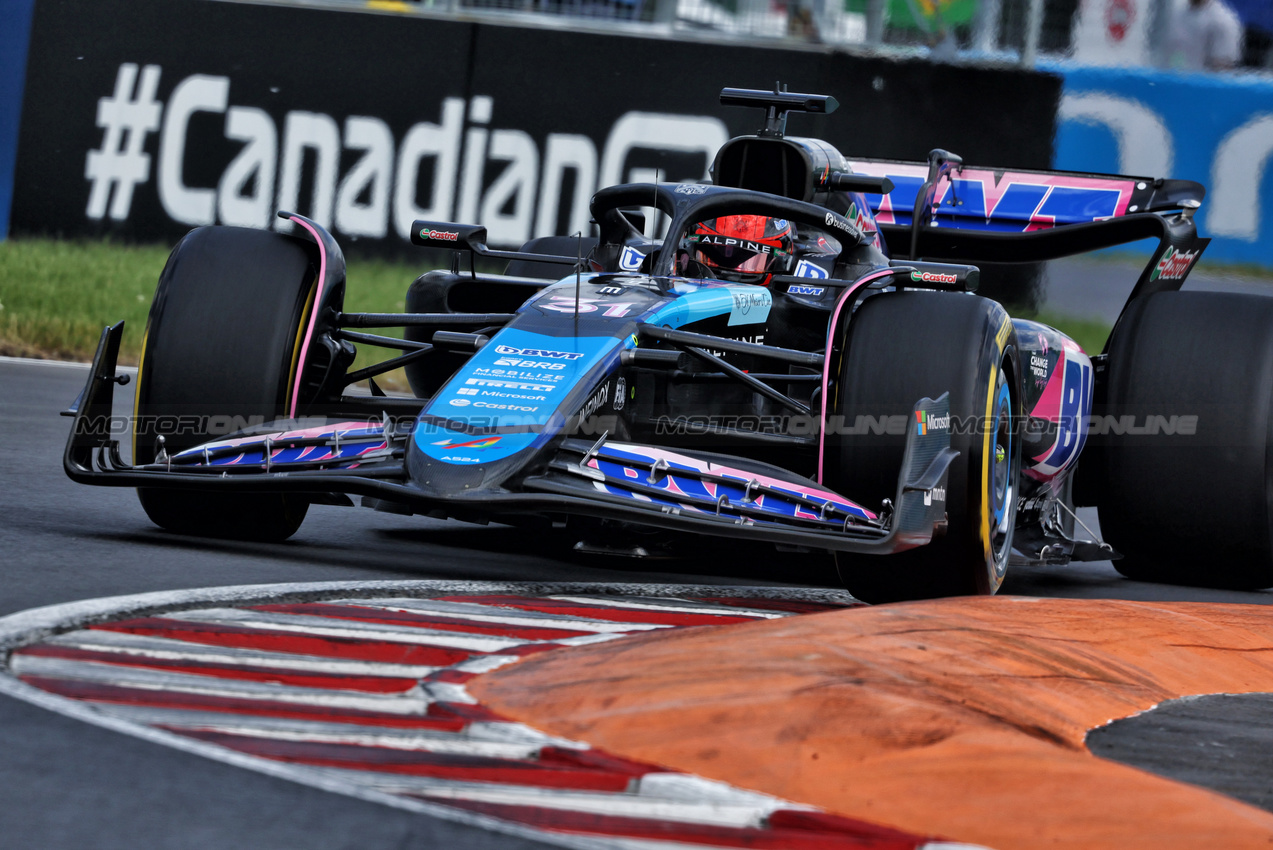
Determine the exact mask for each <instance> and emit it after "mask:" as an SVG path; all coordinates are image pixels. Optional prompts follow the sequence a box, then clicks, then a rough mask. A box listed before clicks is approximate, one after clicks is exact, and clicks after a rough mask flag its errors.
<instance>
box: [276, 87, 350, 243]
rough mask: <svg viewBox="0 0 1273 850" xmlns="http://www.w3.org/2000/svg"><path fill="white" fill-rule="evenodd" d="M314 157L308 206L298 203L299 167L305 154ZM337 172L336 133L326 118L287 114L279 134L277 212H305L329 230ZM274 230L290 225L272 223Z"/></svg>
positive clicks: (297, 113)
mask: <svg viewBox="0 0 1273 850" xmlns="http://www.w3.org/2000/svg"><path fill="white" fill-rule="evenodd" d="M307 150H311V151H313V152H314V155H315V165H314V170H315V173H314V188H313V192H312V194H311V195H310V199H309V203H308V204H305V205H302V204H301V203H300V197H299V196H300V191H301V166H302V165H304V164H305V151H307ZM339 171H340V130H339V129H338V128H337V127H336V122H335V120H333V119H332V117H331V116H330V115H323V114H322V113H318V112H289V113H287V120H286V121H285V122H284V131H283V169H282V174H280V175H279V178H280V179H279V187H278V208H279V209H281V210H299V209H308V210H309V217H310V218H312V219H314V221H316V222H318V223H319V224H321V225H322V226H323V227H327V228H330V227H331V226H332V209H333V207H334V206H335V203H336V175H337V174H338V173H339ZM274 227H275V228H276V229H278V230H282V231H290V230H291V229H292V222H290V221H285V220H283V219H281V218H275V219H274Z"/></svg>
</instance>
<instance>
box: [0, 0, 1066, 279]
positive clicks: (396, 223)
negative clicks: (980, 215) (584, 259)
mask: <svg viewBox="0 0 1273 850" xmlns="http://www.w3.org/2000/svg"><path fill="white" fill-rule="evenodd" d="M139 22H144V24H139ZM777 80H781V81H782V82H783V83H784V84H786V85H788V86H789V87H790V88H791V90H793V91H806V92H817V93H823V94H832V95H834V96H835V97H836V98H837V99H838V100H839V101H840V104H841V107H840V109H839V111H838V112H836V113H835V114H833V115H831V116H827V117H821V116H819V117H814V116H803V115H793V116H792V117H791V119H790V123H789V125H788V131H789V132H790V133H791V134H792V135H810V136H819V137H824V138H826V139H828V140H829V141H831V142H832V143H833V144H835V145H837V146H838V147H839V148H840V149H841V150H842V151H844V152H845V153H846V154H851V155H856V156H866V157H891V158H904V159H922V158H923V157H924V156H925V155H926V154H927V152H928V150H930V149H931V148H934V147H944V148H947V149H949V150H953V151H955V152H957V153H960V154H962V155H963V156H964V157H965V160H966V161H968V162H970V163H978V164H988V165H997V166H1005V167H1008V166H1011V167H1018V168H1028V167H1035V168H1038V167H1044V168H1046V167H1048V166H1049V165H1050V164H1051V160H1052V137H1053V134H1054V127H1055V120H1056V119H1055V113H1056V104H1057V100H1058V97H1059V94H1060V81H1059V80H1058V79H1057V78H1055V77H1051V76H1048V75H1044V74H1035V73H1024V72H1018V71H1011V70H1000V69H979V68H970V67H954V66H940V65H932V64H929V63H925V62H918V61H907V62H897V61H888V60H884V59H878V58H863V57H855V56H850V55H847V54H836V53H827V52H823V51H819V50H800V49H791V48H786V49H782V48H777V47H774V48H762V47H756V46H754V45H747V46H744V45H722V44H702V43H696V42H691V41H688V40H677V39H658V38H637V37H633V36H620V35H605V36H601V35H596V34H588V33H575V32H566V31H562V30H558V29H534V28H527V27H512V26H497V25H488V24H474V23H461V22H455V21H446V20H440V19H432V18H425V17H419V16H399V15H386V14H371V13H352V12H343V11H331V10H320V9H313V8H304V7H292V6H288V7H282V6H265V5H251V4H238V3H226V2H216V0H128V2H127V3H125V2H122V0H37V3H36V11H35V20H34V25H33V32H32V42H31V51H30V59H29V63H28V69H27V91H26V99H25V106H24V111H23V117H22V126H21V136H20V141H19V149H18V169H17V175H16V179H15V189H14V201H13V213H12V232H13V233H15V234H38V233H45V234H61V235H68V236H71V235H101V234H110V235H113V236H116V237H118V238H123V239H128V240H135V241H146V242H154V241H158V242H172V241H175V240H176V239H177V238H179V237H180V236H181V235H182V234H183V233H185V232H186V231H187V230H189V229H190V228H191V227H194V226H197V225H200V224H211V223H224V224H240V225H247V226H254V227H284V226H286V225H284V224H282V223H280V222H277V221H276V220H275V219H274V216H273V214H274V212H275V211H276V210H278V209H289V210H292V211H296V212H300V213H303V214H305V215H308V216H310V217H312V218H314V219H316V220H318V221H319V222H321V223H323V224H324V225H326V226H327V227H328V228H329V229H330V230H332V232H333V233H334V234H335V235H336V237H337V239H338V240H339V241H340V242H341V244H342V245H343V246H344V247H345V248H346V250H347V251H350V250H352V251H353V252H357V253H379V254H396V253H401V252H405V251H408V250H410V248H409V246H408V242H407V233H408V230H409V226H410V223H411V221H412V220H414V219H416V218H426V219H444V220H456V221H461V222H469V223H474V222H480V223H482V224H485V225H487V227H488V229H489V232H490V238H491V242H492V244H494V245H496V246H499V247H515V246H517V245H520V244H521V242H523V241H525V240H526V239H528V238H531V237H533V236H540V235H549V234H554V233H570V232H574V231H575V230H579V229H580V228H582V227H584V226H586V224H587V219H588V214H587V201H588V198H590V197H591V195H592V193H593V192H594V191H595V190H596V189H597V188H600V187H601V186H605V185H609V184H612V183H615V182H624V181H629V180H648V179H656V178H657V179H659V180H694V179H700V178H703V177H704V176H705V175H706V169H707V166H708V164H709V163H710V161H711V157H712V155H713V154H714V153H715V150H716V148H717V147H719V146H720V144H721V143H722V142H723V141H725V140H726V139H728V138H729V137H730V136H733V135H739V134H742V133H749V132H753V131H755V130H756V129H757V128H758V127H759V126H760V124H761V123H762V121H763V115H762V113H761V112H760V111H759V110H747V109H737V108H723V107H721V106H720V105H719V103H718V100H717V98H718V95H719V92H720V90H721V88H723V87H725V86H738V87H751V88H769V87H772V86H773V84H774V82H775V81H777ZM1005 104H1009V105H1011V108H1010V109H1007V108H1005Z"/></svg>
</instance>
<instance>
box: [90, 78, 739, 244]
mask: <svg viewBox="0 0 1273 850" xmlns="http://www.w3.org/2000/svg"><path fill="white" fill-rule="evenodd" d="M161 74H162V69H161V68H160V67H159V66H158V65H147V66H145V67H144V68H141V69H140V70H139V68H138V66H137V65H136V64H133V63H125V64H123V65H120V67H119V71H118V74H117V76H116V78H115V90H114V93H113V94H112V95H111V96H109V97H103V98H101V99H100V100H99V101H98V104H97V126H98V127H100V128H102V130H103V131H104V133H103V136H102V144H101V147H100V149H98V150H93V151H89V152H88V157H87V160H86V163H85V168H84V177H85V179H86V180H87V181H88V182H89V184H90V188H89V198H88V205H87V208H86V210H85V213H86V215H87V216H88V217H89V218H90V219H94V220H100V219H102V218H105V217H106V216H107V215H109V216H110V218H111V219H113V220H116V221H123V220H125V219H127V218H128V216H129V213H130V210H131V208H132V201H133V195H134V192H135V191H136V189H137V187H138V186H140V185H142V184H144V183H146V182H148V181H149V180H150V178H151V170H152V169H151V166H152V163H151V157H150V155H149V154H148V153H146V152H145V150H144V148H145V143H146V138H147V136H148V135H149V134H151V133H155V132H158V133H159V151H158V157H157V159H158V163H157V169H156V175H155V176H156V187H155V188H156V191H157V193H158V195H159V201H160V203H161V204H162V206H163V208H164V211H165V212H166V213H167V214H168V215H169V216H170V217H171V218H173V219H174V220H175V221H178V222H180V223H182V224H187V225H194V226H197V225H204V224H214V223H218V222H219V223H222V224H235V225H243V226H247V227H262V228H263V227H270V226H273V227H275V228H276V229H279V230H290V229H291V227H292V225H291V223H290V222H285V221H281V220H278V219H276V218H275V217H274V213H275V211H276V210H279V209H292V210H303V211H305V212H306V214H307V215H309V216H310V217H311V218H313V219H314V220H315V221H317V222H319V223H320V224H322V225H323V226H325V227H327V228H329V229H332V230H335V231H338V232H340V233H343V234H346V235H349V236H359V237H369V238H373V239H382V238H385V237H388V236H390V235H391V234H392V233H396V234H397V235H398V236H400V237H401V238H403V239H408V238H409V237H410V233H411V224H412V222H414V221H416V220H417V219H426V220H435V221H436V220H443V221H449V220H454V221H465V222H472V221H481V222H482V223H483V224H485V225H486V227H487V232H488V235H489V240H490V243H491V244H493V245H504V246H520V245H521V244H522V243H523V242H525V241H526V240H527V239H529V238H531V237H532V236H547V235H552V234H554V233H556V232H558V230H560V228H559V227H558V220H559V218H560V217H561V216H562V215H564V216H565V218H566V220H567V222H568V229H567V231H566V232H573V231H586V230H587V228H588V221H589V218H590V214H589V210H588V202H589V200H590V199H591V197H592V194H593V192H595V191H596V189H597V188H598V187H599V186H609V185H613V184H616V183H622V182H625V181H628V180H633V181H640V180H654V179H656V178H657V179H660V180H666V179H668V177H669V176H673V177H675V178H676V179H685V180H698V179H701V178H703V177H705V176H706V171H707V164H709V163H710V162H711V160H712V157H713V156H714V155H715V153H716V151H717V149H718V148H719V147H720V146H721V145H723V144H724V143H725V142H726V141H727V140H728V138H729V133H728V131H727V129H726V127H725V125H724V123H723V122H721V121H720V120H719V119H716V118H711V117H702V116H683V115H668V114H663V113H647V112H628V113H625V114H624V115H622V116H620V117H619V119H618V120H617V121H615V123H614V125H613V126H612V127H611V128H610V132H609V134H608V136H607V138H606V141H605V144H604V145H603V146H601V148H600V150H599V149H598V146H597V144H596V143H594V141H593V140H592V139H591V138H589V137H587V136H583V135H579V134H573V133H550V134H548V136H547V138H546V140H545V142H544V146H543V150H540V148H539V145H538V144H537V143H536V141H535V140H534V139H533V138H532V137H531V136H530V135H529V134H528V133H526V132H524V131H522V130H516V129H490V127H489V125H490V122H491V116H492V113H493V111H494V100H493V98H491V97H487V96H481V95H479V96H476V97H473V98H471V99H470V100H469V101H468V102H467V103H466V102H465V100H464V99H463V98H458V97H449V98H446V99H445V100H443V102H442V106H441V115H440V116H439V120H438V122H437V123H432V122H429V121H422V122H420V123H417V124H414V125H412V126H411V127H410V128H409V129H408V130H407V131H406V132H405V133H404V134H403V135H402V137H401V138H396V137H395V135H394V133H393V131H392V130H391V129H390V127H389V125H388V124H386V123H385V122H384V121H382V120H381V119H379V118H376V117H374V116H368V115H351V116H347V117H345V118H344V123H343V125H342V124H341V123H340V122H339V121H338V120H337V119H336V118H335V117H333V116H331V115H326V114H324V113H321V112H306V111H299V110H296V111H291V112H288V113H287V114H286V115H285V116H284V117H283V120H282V124H281V126H280V125H279V124H278V123H276V122H275V119H274V118H273V117H272V116H271V115H270V114H269V113H268V112H266V111H265V110H264V109H261V108H259V107H256V106H251V105H233V104H231V102H230V78H229V77H220V76H209V75H203V74H194V75H192V76H189V77H186V78H185V79H183V80H181V81H180V82H178V83H177V85H176V86H175V87H174V88H173V90H172V93H171V94H170V95H169V96H168V99H167V102H166V103H164V102H162V101H160V100H159V99H158V97H157V94H158V90H159V82H160V78H161ZM200 113H213V114H221V115H224V116H225V123H224V127H223V130H222V133H223V135H224V136H225V138H226V139H228V140H230V141H233V142H238V143H241V145H242V147H241V148H240V149H239V152H238V153H237V155H235V156H234V158H233V159H232V160H231V161H230V162H229V163H227V164H226V167H225V169H224V171H223V172H222V174H221V178H220V180H219V181H218V183H217V185H216V186H189V185H186V183H185V182H184V178H183V174H184V165H185V157H186V148H187V141H188V134H189V133H190V132H191V123H192V119H193V118H194V117H195V116H196V115H199V114H200ZM637 150H647V151H667V152H673V153H682V154H694V155H701V156H702V157H703V162H704V166H703V172H702V173H701V174H690V175H663V174H657V175H656V174H655V173H654V171H653V170H650V169H638V168H629V167H628V165H627V162H628V158H629V155H630V154H632V153H633V152H634V151H637ZM342 158H344V159H345V160H346V161H347V162H348V161H350V160H352V165H350V166H349V167H348V168H346V169H345V170H344V171H343V173H342V172H341V160H342ZM492 165H493V166H494V167H495V168H498V169H499V171H498V174H497V175H496V176H495V179H494V181H493V182H489V181H487V180H486V179H485V178H486V172H487V169H488V167H491V166H492ZM306 169H309V170H310V171H309V173H308V174H307V173H305V170H306ZM429 174H432V175H433V176H432V179H431V180H428V181H427V182H426V181H421V177H424V176H427V175H429ZM422 182H425V186H424V187H422V186H421V185H420V184H421V183H422ZM488 182H489V185H487V183H488ZM302 185H305V186H308V187H310V191H309V193H308V197H306V198H302V197H300V194H301V188H302ZM567 185H570V186H571V187H572V189H571V192H570V196H569V197H565V196H564V195H565V188H566V186H567Z"/></svg>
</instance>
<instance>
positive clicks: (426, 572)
mask: <svg viewBox="0 0 1273 850" xmlns="http://www.w3.org/2000/svg"><path fill="white" fill-rule="evenodd" d="M86 374H87V373H86V371H85V369H84V368H83V367H74V366H68V365H61V364H40V363H27V362H11V361H4V362H0V398H2V399H4V401H3V404H2V405H0V517H3V522H2V523H0V565H2V571H0V576H2V577H3V584H0V616H3V615H8V614H11V613H15V612H18V611H23V610H26V609H30V608H35V607H38V606H43V605H51V604H56V603H62V602H70V601H75V600H83V599H93V598H99V597H105V596H114V595H120V594H133V593H143V592H149V591H160V590H173V589H180V588H195V587H218V586H226V585H243V584H258V583H269V582H313V581H336V580H341V581H351V580H352V581H360V580H378V579H390V580H412V579H451V580H463V579H467V580H489V581H500V580H508V581H558V582H593V581H608V582H643V583H644V582H651V583H663V582H667V583H685V582H689V583H697V584H719V585H731V584H732V585H749V586H754V585H765V584H777V583H778V582H776V581H775V579H777V578H779V577H781V579H782V580H783V582H784V583H786V584H788V585H796V586H800V585H807V586H821V587H825V586H830V585H834V583H835V576H834V572H833V571H832V570H831V568H830V565H829V563H827V562H824V561H811V560H809V559H805V560H803V561H798V560H795V559H793V558H791V557H790V556H787V557H786V559H785V560H783V561H782V562H781V563H776V562H775V556H773V555H772V554H770V555H756V554H748V553H744V552H741V551H736V550H722V549H721V548H720V547H717V548H715V549H714V550H713V552H714V555H713V557H710V558H708V557H702V556H701V555H700V556H698V557H691V558H686V559H681V560H672V561H659V562H644V561H628V560H615V559H611V560H608V561H601V560H595V559H592V560H589V559H585V558H580V557H576V556H573V555H572V554H571V553H570V549H569V546H570V544H571V543H573V540H571V539H567V538H565V537H554V536H551V535H541V536H527V535H526V533H525V532H523V531H520V530H518V529H514V528H507V527H501V526H488V527H478V526H472V525H464V524H460V523H453V522H440V521H433V520H426V519H422V518H408V517H398V516H394V515H389V514H382V513H375V512H372V511H368V510H364V509H349V508H332V507H315V508H314V509H312V511H311V513H310V516H309V518H308V519H307V520H306V523H305V525H304V526H303V527H302V529H301V531H300V533H299V534H298V535H297V537H296V538H294V539H293V540H292V541H289V542H288V543H285V544H279V545H256V544H240V543H227V542H216V541H207V540H192V539H186V538H181V537H178V536H175V535H171V534H168V533H166V532H163V531H160V530H159V529H157V528H155V527H154V526H152V525H151V524H150V523H149V521H148V520H147V519H146V517H145V515H144V514H143V513H142V511H141V508H140V507H139V506H138V504H137V502H136V498H135V496H134V494H133V493H132V491H130V490H126V489H120V490H116V489H111V488H90V487H83V486H79V485H75V484H73V483H72V482H71V481H70V480H69V479H67V478H66V477H65V475H64V474H63V473H62V470H61V452H62V448H63V444H64V441H65V437H66V432H67V429H68V427H69V420H68V419H64V418H60V417H58V416H57V415H56V414H57V411H58V410H60V409H62V408H64V407H66V406H67V404H68V403H69V402H70V400H71V399H73V398H74V396H75V395H76V393H77V392H78V391H79V389H80V387H81V386H82V384H83V381H84V379H85V377H86ZM117 405H119V406H120V407H121V408H124V409H126V407H125V406H126V405H128V406H130V405H131V394H130V393H129V392H127V391H122V392H119V393H117ZM1084 518H1085V519H1086V520H1088V521H1089V523H1090V522H1091V520H1092V519H1094V517H1093V516H1091V515H1090V513H1089V514H1085V515H1084ZM1003 592H1004V593H1008V594H1018V595H1024V596H1056V597H1072V598H1090V599H1098V598H1105V599H1139V600H1195V601H1210V602H1240V603H1255V604H1269V603H1271V602H1273V594H1271V593H1268V592H1259V593H1241V592H1229V591H1212V590H1200V589H1193V588H1179V587H1171V586H1165V585H1155V584H1148V583H1140V582H1132V581H1128V580H1126V579H1123V578H1122V577H1120V576H1119V575H1118V574H1117V573H1116V572H1115V571H1114V569H1113V567H1112V566H1111V565H1110V564H1109V563H1107V562H1104V563H1094V564H1076V565H1072V566H1069V567H1066V568H1063V569H1048V570H1043V569H1037V570H1034V569H1018V570H1015V571H1014V572H1012V573H1010V574H1009V578H1008V581H1007V583H1006V584H1005V587H1004V589H1003ZM1254 699H1255V698H1253V697H1252V698H1247V700H1246V702H1244V703H1243V704H1242V705H1241V706H1240V709H1241V710H1240V711H1238V712H1237V715H1239V716H1240V717H1241V719H1242V721H1244V722H1245V724H1246V725H1247V727H1248V728H1249V725H1250V722H1251V721H1250V718H1251V717H1252V716H1254V715H1257V714H1258V711H1253V710H1252V706H1259V705H1260V703H1258V702H1251V700H1254ZM1225 705H1227V703H1225V704H1224V705H1221V706H1219V707H1218V708H1216V709H1215V710H1214V711H1212V710H1208V711H1206V712H1204V715H1205V717H1204V719H1203V721H1200V722H1205V723H1207V724H1213V725H1216V724H1218V726H1216V729H1215V730H1214V731H1215V735H1216V736H1218V737H1219V738H1223V739H1224V740H1228V741H1238V742H1239V743H1240V742H1241V741H1242V740H1245V739H1244V738H1243V736H1242V735H1241V734H1238V733H1237V732H1235V731H1234V730H1235V727H1234V726H1233V724H1231V723H1225V722H1224V717H1223V715H1224V713H1225V711H1226V710H1227V709H1226V708H1225ZM1263 705H1267V703H1264V704H1263ZM1196 707H1197V706H1195V708H1196ZM1196 713H1197V712H1195V714H1196ZM1164 716H1165V715H1164ZM1169 719H1170V721H1171V723H1173V724H1177V726H1178V729H1177V731H1176V733H1175V734H1172V733H1171V732H1170V731H1168V732H1163V733H1159V734H1160V737H1159V739H1157V740H1155V742H1154V743H1153V744H1152V745H1151V746H1149V747H1147V748H1146V747H1144V746H1140V747H1139V749H1140V750H1142V752H1141V757H1143V758H1144V759H1145V766H1146V767H1147V768H1148V769H1158V770H1161V771H1162V772H1170V769H1172V765H1173V764H1178V763H1179V761H1180V759H1173V758H1172V757H1171V756H1170V755H1164V752H1165V751H1166V750H1168V749H1169V748H1171V747H1173V746H1180V745H1181V741H1182V738H1183V739H1184V744H1185V745H1186V746H1185V749H1186V750H1187V749H1188V745H1189V743H1190V741H1191V736H1192V735H1193V733H1194V730H1196V728H1197V724H1196V723H1195V724H1189V723H1188V722H1187V718H1186V719H1184V720H1182V719H1179V718H1177V717H1176V716H1175V715H1174V714H1173V715H1172V716H1171V717H1170V718H1169ZM1180 724H1184V725H1180ZM1160 725H1166V724H1160ZM1253 734H1256V737H1257V738H1259V737H1260V736H1263V738H1265V739H1266V738H1267V737H1268V732H1267V730H1266V731H1264V732H1260V733H1258V734H1257V733H1253ZM1225 736H1227V737H1225ZM1248 739H1249V738H1248ZM1137 746H1139V745H1137ZM1137 746H1133V747H1132V749H1136V748H1137ZM1235 748H1236V749H1241V746H1239V745H1235ZM1145 751H1148V753H1149V754H1148V755H1146V754H1145ZM1155 759H1157V762H1158V763H1157V764H1155V763H1153V762H1154V760H1155ZM1128 761H1131V759H1130V758H1129V759H1128ZM1229 761H1230V762H1231V761H1232V759H1230V760H1229ZM1133 763H1134V762H1133ZM1191 769H1192V770H1193V771H1194V775H1193V778H1192V779H1191V780H1190V781H1195V782H1203V780H1204V779H1206V780H1208V781H1210V777H1209V776H1208V775H1207V774H1206V771H1205V770H1204V769H1203V766H1201V765H1199V764H1197V763H1196V760H1195V763H1194V764H1193V765H1192V768H1191ZM1265 770H1266V771H1267V770H1268V767H1267V766H1266V767H1265ZM1181 778H1186V777H1181ZM1254 782H1255V784H1256V785H1259V780H1258V779H1256V780H1254ZM1203 784H1205V783H1203ZM1269 784H1270V783H1269V782H1267V781H1265V782H1264V783H1263V787H1264V788H1266V789H1267V787H1268V786H1269ZM1257 790H1258V789H1257ZM1239 796H1241V795H1239ZM1248 799H1251V798H1250V797H1248ZM1251 801H1252V802H1256V800H1254V799H1251ZM1257 804H1258V803H1257ZM0 845H3V846H5V847H15V848H26V847H31V848H37V847H38V848H52V850H62V848H68V849H69V848H116V847H119V848H124V847H127V848H130V850H131V848H135V847H137V846H151V847H164V848H185V847H191V848H194V847H198V848H210V850H221V848H227V850H228V849H229V848H235V849H236V850H237V849H238V848H244V847H270V848H286V847H305V848H352V847H360V848H380V847H386V848H400V847H401V848H406V847H466V848H468V847H474V848H477V847H501V848H506V847H523V846H524V847H531V846H538V845H536V844H534V843H532V842H530V841H526V840H522V839H513V838H509V837H507V836H501V837H495V836H492V835H490V834H487V833H483V832H480V831H478V830H475V829H473V828H470V827H465V826H461V825H458V824H451V823H443V822H439V821H435V820H432V819H429V818H425V817H422V816H420V815H416V814H413V813H410V812H400V811H396V810H393V809H389V808H386V807H382V806H379V805H377V804H375V803H370V802H365V801H362V800H358V799H354V798H346V797H342V796H338V795H333V794H329V793H326V792H324V791H321V790H317V789H313V788H307V787H304V786H299V785H293V784H291V783H289V782H287V781H285V780H281V779H276V778H272V777H269V776H264V775H259V774H255V773H251V772H247V771H242V770H239V769H237V768H234V767H231V766H229V765H224V764H218V763H215V762H212V761H208V760H205V759H203V758H200V757H198V756H194V755H191V754H187V753H182V752H178V751H174V750H169V749H166V748H163V747H160V746H158V745H155V744H150V743H147V742H143V741H139V740H136V739H133V738H129V737H125V736H122V735H119V734H117V733H114V732H110V731H107V730H103V729H100V728H96V727H93V726H89V725H86V724H82V723H79V722H77V721H74V720H71V719H69V718H65V717H62V716H59V715H56V714H53V713H50V712H46V711H44V710H42V709H39V708H36V707H34V706H31V705H28V704H26V703H22V702H18V701H15V700H12V699H9V698H7V697H0Z"/></svg>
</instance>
